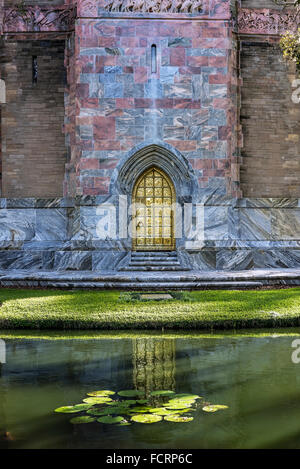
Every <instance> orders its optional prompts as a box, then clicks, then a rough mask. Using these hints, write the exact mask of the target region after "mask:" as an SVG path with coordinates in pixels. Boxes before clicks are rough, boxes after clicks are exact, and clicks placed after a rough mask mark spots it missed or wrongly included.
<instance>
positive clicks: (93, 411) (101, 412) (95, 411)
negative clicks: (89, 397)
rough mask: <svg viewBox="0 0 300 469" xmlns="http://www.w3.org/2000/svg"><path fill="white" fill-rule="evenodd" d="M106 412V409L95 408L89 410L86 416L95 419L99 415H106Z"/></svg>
mask: <svg viewBox="0 0 300 469" xmlns="http://www.w3.org/2000/svg"><path fill="white" fill-rule="evenodd" d="M107 410H108V409H96V408H92V409H89V410H88V411H87V414H89V415H95V416H96V417H97V416H98V417H99V416H100V415H107Z"/></svg>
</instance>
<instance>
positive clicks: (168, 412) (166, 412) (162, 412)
mask: <svg viewBox="0 0 300 469" xmlns="http://www.w3.org/2000/svg"><path fill="white" fill-rule="evenodd" d="M150 412H151V413H152V414H155V415H176V414H177V412H178V411H176V410H170V409H165V408H164V407H160V408H157V409H151V410H150Z"/></svg>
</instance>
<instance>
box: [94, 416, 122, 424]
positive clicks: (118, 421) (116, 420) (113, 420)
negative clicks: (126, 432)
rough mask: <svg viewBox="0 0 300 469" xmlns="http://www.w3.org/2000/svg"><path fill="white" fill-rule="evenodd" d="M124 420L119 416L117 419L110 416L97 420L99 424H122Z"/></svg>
mask: <svg viewBox="0 0 300 469" xmlns="http://www.w3.org/2000/svg"><path fill="white" fill-rule="evenodd" d="M123 420H124V419H123V417H121V416H120V415H118V416H117V417H110V416H107V417H101V418H100V419H98V420H97V422H100V423H120V422H122V421H123Z"/></svg>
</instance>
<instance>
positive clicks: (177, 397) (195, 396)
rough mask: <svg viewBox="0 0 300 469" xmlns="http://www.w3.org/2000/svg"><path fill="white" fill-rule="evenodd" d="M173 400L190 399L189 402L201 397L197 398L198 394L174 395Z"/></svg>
mask: <svg viewBox="0 0 300 469" xmlns="http://www.w3.org/2000/svg"><path fill="white" fill-rule="evenodd" d="M174 398H175V399H190V400H195V399H202V397H201V396H198V394H186V393H183V394H175V396H174Z"/></svg>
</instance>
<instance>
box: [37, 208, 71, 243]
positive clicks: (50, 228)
mask: <svg viewBox="0 0 300 469" xmlns="http://www.w3.org/2000/svg"><path fill="white" fill-rule="evenodd" d="M67 224H68V223H67V209H65V208H58V209H46V208H44V209H37V210H36V239H37V240H43V241H44V240H45V241H51V240H57V241H65V240H66V239H67Z"/></svg>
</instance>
